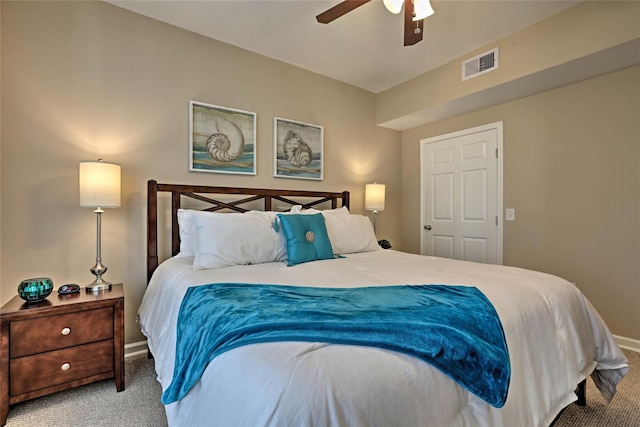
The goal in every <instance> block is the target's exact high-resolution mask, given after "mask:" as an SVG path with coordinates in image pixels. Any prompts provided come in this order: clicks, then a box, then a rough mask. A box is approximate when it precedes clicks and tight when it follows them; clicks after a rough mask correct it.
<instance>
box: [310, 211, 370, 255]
mask: <svg viewBox="0 0 640 427" xmlns="http://www.w3.org/2000/svg"><path fill="white" fill-rule="evenodd" d="M322 213H323V214H324V213H325V211H322ZM324 220H325V223H326V225H327V233H328V234H329V240H330V241H331V247H333V252H334V253H336V254H340V255H343V254H352V253H357V252H370V251H375V250H378V249H380V246H379V245H378V239H377V238H376V235H375V233H374V232H373V226H372V225H371V221H369V218H367V217H366V216H362V215H354V214H349V215H335V214H329V215H326V214H325V216H324Z"/></svg>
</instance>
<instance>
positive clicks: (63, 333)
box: [60, 328, 71, 335]
mask: <svg viewBox="0 0 640 427" xmlns="http://www.w3.org/2000/svg"><path fill="white" fill-rule="evenodd" d="M60 332H61V333H62V335H69V334H70V333H71V328H62V331H60Z"/></svg>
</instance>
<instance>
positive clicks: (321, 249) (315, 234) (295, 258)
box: [278, 213, 333, 266]
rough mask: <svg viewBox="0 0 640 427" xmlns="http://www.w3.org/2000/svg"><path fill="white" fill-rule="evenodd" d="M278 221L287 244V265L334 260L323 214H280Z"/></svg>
mask: <svg viewBox="0 0 640 427" xmlns="http://www.w3.org/2000/svg"><path fill="white" fill-rule="evenodd" d="M278 220H279V221H280V227H281V228H282V232H283V233H284V238H285V240H286V242H287V259H288V263H287V265H289V266H292V265H296V264H301V263H303V262H309V261H315V260H318V259H330V258H333V248H332V247H331V241H329V235H328V234H327V227H326V225H325V224H324V216H323V215H322V214H320V213H319V214H315V215H281V214H278Z"/></svg>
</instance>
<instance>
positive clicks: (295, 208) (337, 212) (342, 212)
mask: <svg viewBox="0 0 640 427" xmlns="http://www.w3.org/2000/svg"><path fill="white" fill-rule="evenodd" d="M291 213H294V214H306V215H313V214H317V213H322V214H323V215H325V216H326V215H327V214H328V215H349V209H348V208H347V207H346V206H343V207H341V208H336V209H325V210H322V211H320V210H318V209H314V208H309V209H302V205H295V206H291Z"/></svg>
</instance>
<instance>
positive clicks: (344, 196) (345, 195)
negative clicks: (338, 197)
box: [334, 190, 351, 209]
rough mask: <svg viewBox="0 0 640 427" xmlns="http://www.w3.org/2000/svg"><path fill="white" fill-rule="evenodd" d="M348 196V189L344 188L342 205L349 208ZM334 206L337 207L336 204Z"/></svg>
mask: <svg viewBox="0 0 640 427" xmlns="http://www.w3.org/2000/svg"><path fill="white" fill-rule="evenodd" d="M349 197H350V196H349V192H348V191H346V190H345V191H343V192H342V206H344V207H346V208H347V209H349V206H351V200H349ZM334 200H335V199H334ZM335 207H336V208H337V206H335Z"/></svg>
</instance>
